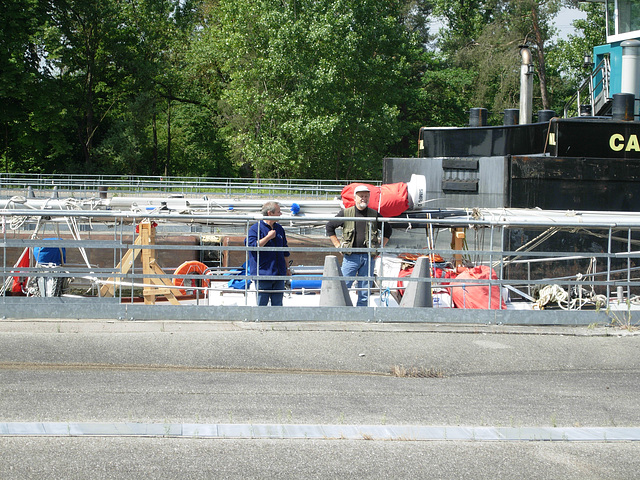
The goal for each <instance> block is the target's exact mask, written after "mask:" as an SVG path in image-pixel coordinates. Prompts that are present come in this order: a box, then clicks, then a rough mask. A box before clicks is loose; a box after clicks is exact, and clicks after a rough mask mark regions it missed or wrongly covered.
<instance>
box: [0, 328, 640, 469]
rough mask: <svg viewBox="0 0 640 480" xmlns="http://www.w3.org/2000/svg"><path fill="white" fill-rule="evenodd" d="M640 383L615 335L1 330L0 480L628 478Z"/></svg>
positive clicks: (638, 462) (635, 448)
mask: <svg viewBox="0 0 640 480" xmlns="http://www.w3.org/2000/svg"><path fill="white" fill-rule="evenodd" d="M639 373H640V336H638V335H636V332H629V331H626V330H621V329H614V328H587V327H505V326H497V325H494V326H486V327H484V326H464V325H457V326H447V325H420V324H406V325H404V324H378V323H375V324H371V323H362V324H360V323H353V322H349V323H340V322H326V323H318V322H314V323H305V322H298V323H272V324H266V323H249V322H224V323H219V322H216V323H214V322H211V323H209V322H170V321H169V322H151V321H149V322H126V321H121V322H111V321H110V322H106V321H99V322H98V321H96V322H91V321H83V322H79V321H50V320H43V321H37V320H35V321H33V320H30V321H19V320H18V321H1V322H0V412H2V413H1V414H0V451H2V453H1V454H0V456H1V458H2V462H0V478H45V477H46V478H86V477H88V476H91V477H92V478H133V477H134V476H140V475H143V474H144V475H145V476H146V477H148V478H263V477H266V476H268V477H270V478H336V477H341V478H342V477H344V478H581V479H585V478H620V479H626V478H636V476H637V471H638V467H639V466H640V455H639V454H640V428H639V427H640V408H639V407H640V400H639V398H640V386H639V384H638V378H639V377H638V374H639ZM225 432H226V433H225ZM228 432H236V433H228ZM261 432H262V433H261ZM265 432H266V433H265ZM273 432H276V433H273ZM318 432H320V433H318ZM407 432H409V433H407ZM411 432H413V433H411ZM420 432H423V433H424V432H427V433H426V434H425V435H424V436H422V435H423V433H420ZM622 433H624V434H625V435H627V436H624V435H623V436H620V437H617V436H616V435H619V434H622Z"/></svg>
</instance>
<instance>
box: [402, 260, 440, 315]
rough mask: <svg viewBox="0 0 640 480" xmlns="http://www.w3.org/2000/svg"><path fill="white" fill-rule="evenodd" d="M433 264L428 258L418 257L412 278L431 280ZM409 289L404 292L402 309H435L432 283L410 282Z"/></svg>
mask: <svg viewBox="0 0 640 480" xmlns="http://www.w3.org/2000/svg"><path fill="white" fill-rule="evenodd" d="M430 267H431V263H430V262H429V258H428V257H418V259H417V260H416V264H415V266H414V267H413V272H411V277H410V278H416V279H417V278H431V273H430V269H431V268H430ZM406 283H407V284H408V285H407V288H406V289H405V291H404V295H403V296H402V300H400V306H401V307H433V298H432V297H431V282H430V281H429V282H420V281H415V282H412V281H408V282H406Z"/></svg>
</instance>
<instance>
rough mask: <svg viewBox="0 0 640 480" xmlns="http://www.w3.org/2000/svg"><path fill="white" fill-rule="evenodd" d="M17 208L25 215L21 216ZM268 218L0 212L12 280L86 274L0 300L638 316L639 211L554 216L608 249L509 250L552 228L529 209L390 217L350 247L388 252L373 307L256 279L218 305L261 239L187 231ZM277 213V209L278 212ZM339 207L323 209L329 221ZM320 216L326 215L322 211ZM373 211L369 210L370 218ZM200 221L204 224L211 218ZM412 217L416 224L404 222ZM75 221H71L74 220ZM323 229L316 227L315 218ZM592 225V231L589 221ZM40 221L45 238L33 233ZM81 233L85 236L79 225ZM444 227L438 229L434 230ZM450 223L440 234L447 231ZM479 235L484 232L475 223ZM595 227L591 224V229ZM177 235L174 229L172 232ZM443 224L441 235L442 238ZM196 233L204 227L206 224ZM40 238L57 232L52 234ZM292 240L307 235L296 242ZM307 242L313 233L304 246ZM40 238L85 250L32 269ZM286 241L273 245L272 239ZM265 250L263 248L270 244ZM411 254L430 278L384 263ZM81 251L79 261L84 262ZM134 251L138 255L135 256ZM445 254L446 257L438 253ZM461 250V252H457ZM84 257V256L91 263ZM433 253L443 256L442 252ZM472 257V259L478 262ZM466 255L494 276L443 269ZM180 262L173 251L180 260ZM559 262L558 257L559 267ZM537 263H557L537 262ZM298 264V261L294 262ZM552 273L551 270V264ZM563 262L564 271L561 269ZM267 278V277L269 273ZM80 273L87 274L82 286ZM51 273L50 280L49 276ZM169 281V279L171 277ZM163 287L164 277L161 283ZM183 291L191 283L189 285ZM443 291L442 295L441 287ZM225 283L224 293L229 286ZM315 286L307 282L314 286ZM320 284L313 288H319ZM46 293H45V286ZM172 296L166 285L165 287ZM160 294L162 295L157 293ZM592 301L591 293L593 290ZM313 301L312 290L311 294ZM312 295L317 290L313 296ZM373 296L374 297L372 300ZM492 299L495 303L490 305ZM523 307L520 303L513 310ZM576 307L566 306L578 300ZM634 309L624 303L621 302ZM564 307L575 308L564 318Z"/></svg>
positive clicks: (222, 309) (347, 313)
mask: <svg viewBox="0 0 640 480" xmlns="http://www.w3.org/2000/svg"><path fill="white" fill-rule="evenodd" d="M15 218H20V220H21V221H20V222H16V221H14V219H15ZM258 218H260V216H259V215H258V216H256V215H179V214H163V215H160V214H148V215H144V216H143V215H141V214H132V213H127V214H124V213H121V212H108V211H91V212H87V211H55V210H47V211H46V212H42V214H40V213H38V212H35V213H34V211H33V210H24V211H22V210H11V211H0V221H1V222H2V233H3V235H2V249H1V250H0V251H1V252H2V262H1V270H0V275H1V276H2V277H3V278H4V279H5V280H6V281H5V284H7V282H10V281H12V280H13V278H14V277H36V278H43V279H54V278H57V279H71V278H73V279H80V280H82V281H84V282H85V283H84V287H83V288H84V292H83V293H82V294H75V295H72V296H59V297H57V296H53V297H46V296H45V297H20V296H8V295H7V293H8V292H7V290H6V289H5V292H4V294H3V296H2V297H0V307H1V308H2V309H3V311H4V313H3V314H2V315H3V316H4V317H8V318H16V317H17V318H83V319H91V318H114V319H120V320H130V319H140V320H144V319H163V318H164V319H167V318H174V319H179V320H213V319H215V320H247V321H249V320H250V321H293V320H344V321H387V322H388V321H400V322H430V321H432V322H438V323H442V322H455V323H519V324H522V323H535V324H546V323H563V322H565V323H566V322H568V323H571V324H591V323H605V324H606V323H610V322H611V320H612V317H611V314H610V311H611V309H612V308H613V309H615V308H616V306H617V308H619V309H622V311H626V310H628V311H629V315H635V313H634V309H633V307H634V303H635V301H636V299H637V298H638V297H637V294H638V293H639V292H640V276H637V275H636V274H637V271H638V265H640V251H638V250H636V249H635V246H636V245H637V241H636V240H635V239H634V234H637V232H638V230H639V229H640V217H638V218H636V217H633V216H629V217H625V218H626V219H627V220H624V221H617V222H615V223H614V222H611V223H610V224H607V223H606V222H602V221H598V222H595V223H593V224H590V223H588V222H586V223H585V220H584V219H572V218H567V219H566V220H564V221H557V220H554V221H553V222H552V223H553V225H552V227H553V228H554V229H557V230H558V231H562V230H567V231H570V230H573V233H567V235H578V233H575V230H576V228H577V226H578V227H579V228H580V229H581V232H585V233H583V234H584V235H588V234H592V233H597V232H599V235H601V236H603V238H605V239H606V242H607V245H608V247H607V249H606V251H603V252H592V251H590V250H585V251H571V252H567V251H540V250H531V249H528V248H524V247H525V246H524V245H523V246H522V247H523V248H521V249H514V250H509V249H508V248H507V246H508V239H509V238H512V237H513V232H514V231H515V232H521V231H524V230H526V231H527V232H529V233H530V232H532V231H536V232H537V231H540V232H544V231H545V230H546V228H547V227H548V226H550V225H549V224H548V222H546V221H545V220H544V219H541V220H539V221H538V222H537V223H536V222H531V219H522V221H518V220H517V219H514V218H510V219H504V218H501V217H492V218H489V219H477V218H473V217H472V216H469V217H463V218H460V217H449V218H439V219H429V218H410V219H408V218H385V219H381V221H383V222H385V223H390V224H394V225H395V226H396V227H399V226H400V225H399V224H402V228H395V229H394V235H393V236H392V237H391V241H390V242H389V244H388V245H387V246H386V247H384V248H373V247H371V248H365V249H354V251H357V252H361V253H370V254H377V255H380V257H381V258H382V261H381V262H380V264H381V265H383V267H382V270H380V269H379V270H378V271H377V274H376V275H375V276H374V277H371V278H370V279H371V280H372V281H375V285H374V286H373V287H367V288H370V289H371V295H372V298H377V299H379V301H377V302H374V303H375V306H374V307H369V308H367V307H363V308H353V307H343V306H328V307H318V306H317V304H316V305H314V306H304V302H303V306H300V307H291V308H289V307H283V308H276V309H271V308H255V307H253V306H252V305H250V302H249V301H248V300H247V298H248V291H249V289H248V288H246V287H245V289H244V290H241V291H239V292H238V291H237V290H236V292H237V293H239V294H240V295H239V298H241V301H240V302H239V304H236V305H234V306H223V305H212V304H211V299H210V297H208V296H207V295H210V294H211V284H213V283H218V284H220V283H226V282H228V281H229V280H231V279H238V280H254V281H255V280H256V277H254V276H250V275H246V274H237V275H234V276H233V277H232V276H231V275H230V274H232V273H233V272H234V270H236V269H237V267H240V263H241V260H243V259H244V260H246V259H247V258H248V255H249V254H250V252H252V251H256V250H257V249H256V248H255V247H246V246H244V245H243V244H242V242H240V243H238V242H236V244H231V243H227V244H225V242H224V241H220V242H218V243H215V242H214V243H208V244H203V243H202V242H193V241H191V242H185V241H183V240H185V238H189V237H192V236H193V229H192V226H193V223H197V224H200V225H203V228H202V232H201V233H203V234H207V235H218V236H220V237H221V238H222V239H223V238H224V237H225V235H226V234H225V231H221V230H220V228H221V227H217V226H216V225H218V224H220V225H225V227H224V228H228V225H229V224H230V223H231V224H233V225H235V227H236V228H235V230H234V231H233V232H231V233H230V234H229V236H235V237H240V238H242V237H243V236H244V235H246V232H247V231H248V228H249V226H250V225H251V224H253V223H255V222H256V220H257V219H258ZM271 218H273V217H271ZM334 218H335V217H326V218H324V219H323V220H325V221H328V220H331V219H334ZM143 220H144V221H149V222H157V223H158V226H157V227H156V232H157V237H158V238H159V239H161V240H162V242H155V243H152V244H148V245H145V244H138V243H136V238H138V237H139V233H136V231H135V229H136V226H138V225H139V224H140V222H141V221H143ZM278 220H279V222H280V223H281V224H282V225H284V226H285V227H286V229H287V231H288V232H289V233H290V235H291V238H290V241H289V247H288V248H287V250H288V251H290V252H291V256H292V258H294V259H295V258H302V257H303V256H306V257H313V258H315V259H317V262H316V266H318V267H320V268H321V267H322V265H323V261H324V259H325V257H326V256H328V255H336V254H337V253H345V250H344V249H341V250H336V249H335V248H334V247H333V246H332V245H331V244H330V243H329V242H328V241H327V239H326V237H324V231H323V229H321V228H320V229H315V230H314V229H313V228H311V230H309V229H306V231H308V232H309V233H307V234H305V235H300V234H299V233H295V232H298V231H303V230H304V229H303V228H302V227H301V224H302V223H303V222H305V220H304V219H301V218H297V217H295V216H283V217H281V218H280V219H278ZM315 220H318V219H317V218H316V219H315ZM363 221H366V220H363ZM43 222H46V225H47V226H48V230H46V229H45V230H42V229H39V227H38V224H40V225H42V223H43ZM203 222H204V224H203ZM407 224H408V225H407ZM80 225H85V226H88V227H89V228H88V229H84V230H83V229H80V228H77V227H79V226H80ZM74 226H75V227H74ZM67 227H68V229H69V230H70V231H71V230H74V232H72V233H73V235H72V234H71V233H67V232H66V228H67ZM316 228H317V227H316ZM450 229H453V230H454V231H460V230H465V231H467V232H468V237H467V240H469V239H471V237H472V236H476V238H481V239H480V240H477V242H476V245H475V246H473V248H469V244H467V248H466V249H465V250H463V251H460V250H454V249H453V248H452V247H451V245H450V239H449V238H446V236H447V234H448V232H449V231H450ZM589 229H591V231H589ZM38 230H39V235H38V236H37V238H35V237H34V235H33V232H34V231H38ZM81 231H82V232H83V233H82V234H78V232H81ZM434 231H436V232H439V234H438V235H436V236H434V235H433V232H434ZM443 232H444V234H443ZM480 232H481V233H482V235H478V233H480ZM586 232H588V233H586ZM169 234H171V238H169V236H168V235H169ZM440 234H443V236H444V237H445V238H444V239H442V238H440V239H439V237H440ZM198 235H200V234H198ZM44 238H54V239H50V240H44ZM292 240H301V241H300V242H297V243H296V242H293V241H292ZM302 240H304V241H306V242H307V243H306V244H305V243H304V242H302ZM43 246H47V247H51V248H53V249H61V248H64V249H66V253H67V255H68V256H71V252H72V251H77V252H85V254H83V255H76V262H75V263H74V262H68V263H65V265H64V266H60V267H53V268H47V267H44V266H42V265H38V266H33V265H30V266H29V267H24V266H23V267H19V266H16V261H17V260H18V257H19V255H20V253H21V252H22V251H23V250H24V249H26V248H29V249H34V248H41V247H43ZM266 250H267V251H268V250H271V251H274V250H279V249H277V248H275V247H272V248H267V249H266ZM262 251H265V249H262ZM98 252H100V253H101V254H102V255H103V257H105V258H107V259H108V260H102V261H101V262H96V261H92V260H91V259H92V258H96V255H97V254H98ZM127 252H134V253H135V252H137V253H138V254H139V256H140V258H142V257H143V256H144V255H145V252H146V253H148V254H149V256H150V257H152V258H153V259H154V261H156V263H157V264H158V265H160V264H161V263H162V262H160V261H158V259H159V258H160V255H161V254H164V255H165V258H168V259H177V258H179V257H180V255H184V254H186V255H187V256H188V257H189V256H190V258H194V259H197V258H200V259H201V258H203V257H205V256H206V257H217V258H223V257H224V256H225V255H227V256H232V255H235V256H236V259H238V260H237V261H236V262H232V263H231V264H227V265H223V264H222V263H220V264H218V265H217V266H212V267H211V268H210V272H208V273H207V274H206V275H205V274H189V275H187V276H181V275H176V274H175V273H174V269H175V268H176V267H177V265H175V264H171V262H167V263H166V264H165V265H160V266H161V267H164V269H161V270H155V271H152V272H151V271H148V270H147V271H145V270H144V268H142V267H140V265H139V263H136V262H135V261H134V262H133V263H132V264H131V268H129V269H127V270H122V269H121V268H120V267H118V266H119V265H122V264H123V262H125V261H126V260H127ZM400 254H403V255H402V258H404V259H405V260H404V261H405V263H407V262H410V261H411V260H406V259H407V258H411V257H412V256H413V257H416V256H420V255H427V256H429V257H431V259H432V260H433V264H432V267H438V269H437V270H436V269H434V268H432V270H431V272H432V274H431V276H430V277H424V278H413V277H404V276H401V275H400V274H399V273H398V271H395V270H392V269H391V270H384V268H386V267H384V265H386V264H385V263H384V262H385V261H392V262H391V263H393V265H394V267H393V268H395V267H396V266H397V264H398V263H399V262H400V263H401V262H402V261H403V260H401V259H400V257H399V255H400ZM78 258H81V259H83V260H80V261H78V260H77V259H78ZM134 258H135V257H134ZM440 258H442V259H443V262H440V261H439V259H440ZM455 259H457V260H455ZM85 260H86V261H85ZM436 260H437V261H436ZM471 260H473V262H472V264H471V263H470V262H471ZM457 261H459V262H462V263H463V264H467V265H468V266H469V267H474V266H486V267H490V268H491V269H493V271H494V272H495V278H491V277H490V278H484V279H474V278H472V277H470V278H466V279H464V280H461V279H460V278H458V277H454V278H447V277H446V276H445V275H444V273H443V272H445V271H451V269H449V268H447V267H449V266H451V267H455V263H456V262H457ZM176 263H177V261H176ZM561 263H562V265H563V266H562V267H560V265H561ZM540 265H547V266H551V268H541V267H540ZM296 266H298V265H296ZM551 271H553V272H555V273H556V275H554V276H549V274H548V273H549V272H551ZM558 271H561V272H562V275H557V272H558ZM186 278H189V279H191V280H196V281H200V282H208V283H209V284H210V285H209V287H205V286H200V287H197V286H193V287H190V288H188V289H187V290H190V291H192V292H193V293H194V294H195V295H194V296H193V297H194V298H192V299H191V300H190V302H191V303H189V304H183V303H180V304H178V305H167V304H160V302H157V303H156V304H155V305H145V304H140V303H138V302H137V298H138V297H143V296H144V295H145V290H146V293H148V292H149V291H150V290H148V289H153V288H158V291H160V290H163V291H166V290H180V288H179V287H178V286H172V285H173V283H174V282H175V281H176V280H178V279H180V280H184V279H186ZM262 278H263V279H264V278H265V277H262ZM292 278H297V279H308V280H311V279H316V280H317V279H318V277H317V276H315V274H314V275H311V274H309V273H308V271H306V272H305V269H304V268H301V269H300V274H298V275H294V276H293V277H292ZM356 279H357V278H356V277H347V278H345V277H342V276H326V275H325V276H323V277H322V279H321V280H322V281H323V282H328V281H338V282H341V281H345V280H356ZM82 281H80V284H82ZM399 281H402V282H405V285H404V287H402V288H404V289H406V288H408V285H409V284H410V283H411V282H414V283H425V282H426V283H428V284H429V285H430V287H431V291H432V292H433V295H434V298H435V296H436V295H439V294H441V293H442V294H443V296H444V295H445V294H446V292H449V296H451V295H450V294H451V293H452V292H453V290H452V289H456V288H459V289H462V290H463V291H471V289H473V288H477V287H482V288H484V289H485V290H486V291H487V292H488V297H487V300H488V301H489V302H490V301H491V295H492V291H495V290H497V291H498V292H500V298H504V297H505V296H506V293H508V295H509V297H510V298H509V301H508V302H507V303H508V305H506V304H505V306H507V308H506V309H504V308H503V306H502V305H500V307H499V308H498V309H496V310H483V311H479V310H474V311H473V314H471V313H470V311H469V310H465V309H462V308H449V309H439V308H391V307H392V306H394V305H393V302H391V305H390V304H389V303H388V302H387V303H385V302H384V301H383V299H382V297H383V295H387V300H388V298H389V297H388V296H389V295H390V294H391V295H398V290H399V289H400V288H401V287H398V282H399ZM44 283H46V282H44ZM109 284H114V285H116V288H115V289H114V296H113V297H111V296H109V297H104V296H103V295H101V293H100V290H101V288H103V287H104V286H105V285H109ZM168 284H169V286H168ZM154 285H157V287H154ZM553 285H555V286H557V287H561V288H562V289H563V290H564V291H565V292H569V293H568V295H570V296H571V295H572V293H571V292H573V296H572V298H573V300H575V302H574V305H573V306H572V305H570V304H569V302H566V309H565V308H562V309H560V308H556V309H555V310H550V309H549V308H550V307H553V306H555V304H556V303H557V304H558V305H560V300H557V302H556V300H554V301H553V302H551V303H550V304H547V305H546V308H547V309H546V310H544V311H536V310H535V306H536V299H535V298H534V297H535V293H534V292H535V291H536V290H541V289H543V288H545V287H548V286H553ZM183 289H184V288H183ZM438 292H440V293H438ZM222 293H223V294H226V293H228V292H227V290H226V289H225V288H223V289H222ZM303 293H305V292H291V291H288V293H287V294H288V295H299V294H303ZM306 293H310V292H306ZM311 293H317V292H311ZM41 294H42V292H41ZM163 295H164V294H163ZM154 297H155V294H154ZM594 298H596V299H599V300H593V301H592V302H591V303H589V301H588V300H590V299H594ZM308 300H309V304H311V303H313V302H311V300H312V298H311V297H308ZM316 300H317V298H316V297H314V298H313V301H314V302H315V301H316ZM370 305H371V304H370ZM487 306H488V305H487ZM514 306H517V307H518V308H512V307H514ZM572 309H573V310H574V311H570V310H572ZM625 309H626V310H625ZM568 313H572V314H574V315H573V316H571V317H567V316H566V315H567V314H568Z"/></svg>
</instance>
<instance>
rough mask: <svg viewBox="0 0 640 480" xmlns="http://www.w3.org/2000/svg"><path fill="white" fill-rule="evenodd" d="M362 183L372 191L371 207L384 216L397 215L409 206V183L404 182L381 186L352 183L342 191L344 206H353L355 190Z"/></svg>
mask: <svg viewBox="0 0 640 480" xmlns="http://www.w3.org/2000/svg"><path fill="white" fill-rule="evenodd" d="M360 185H365V186H366V187H367V188H368V189H369V191H370V192H371V197H369V208H373V209H374V210H375V211H376V212H378V213H379V214H380V215H382V216H383V217H397V216H398V215H400V214H401V213H403V212H404V211H406V210H407V209H408V208H409V196H408V194H407V184H406V183H403V182H401V183H388V184H387V183H385V184H384V185H382V186H381V187H376V186H374V185H368V184H366V183H350V184H349V185H347V186H346V187H344V188H343V189H342V193H341V196H342V203H343V204H344V208H349V207H353V205H354V200H353V191H354V190H355V188H356V187H358V186H360Z"/></svg>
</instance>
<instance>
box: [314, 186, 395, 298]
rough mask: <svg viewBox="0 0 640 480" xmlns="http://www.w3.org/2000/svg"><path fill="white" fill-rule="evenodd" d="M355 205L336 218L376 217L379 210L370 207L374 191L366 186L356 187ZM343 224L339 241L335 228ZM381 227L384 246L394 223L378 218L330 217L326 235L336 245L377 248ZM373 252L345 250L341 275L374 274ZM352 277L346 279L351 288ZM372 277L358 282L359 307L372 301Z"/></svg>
mask: <svg viewBox="0 0 640 480" xmlns="http://www.w3.org/2000/svg"><path fill="white" fill-rule="evenodd" d="M353 195H354V198H353V199H354V202H355V205H354V206H353V207H350V208H346V209H341V210H340V212H339V213H338V215H336V216H337V217H353V218H377V217H378V212H376V211H375V210H374V209H372V208H369V198H370V196H371V192H370V191H369V188H367V186H366V185H358V186H357V187H356V188H355V189H354V190H353ZM339 227H342V238H341V239H340V240H338V237H337V235H336V229H337V228H339ZM381 228H382V237H383V238H382V246H385V245H386V244H387V242H388V241H389V237H391V226H390V225H389V224H388V223H385V224H384V225H381V224H380V222H378V221H377V220H376V221H365V220H360V221H355V220H344V221H343V220H331V221H330V222H329V223H327V227H326V232H327V236H328V237H329V238H330V239H331V243H333V246H334V247H336V248H348V249H350V248H376V247H379V246H380V235H379V230H380V229H381ZM373 254H374V252H351V251H345V252H343V255H344V258H343V260H342V269H341V270H342V275H344V276H345V277H356V276H358V277H371V276H372V275H373V262H372V261H371V256H372V255H373ZM352 283H353V280H351V281H347V288H349V287H351V284H352ZM370 285H371V282H370V281H369V280H360V281H359V282H358V287H359V290H358V303H357V306H358V307H366V306H367V305H368V304H369V288H370Z"/></svg>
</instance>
